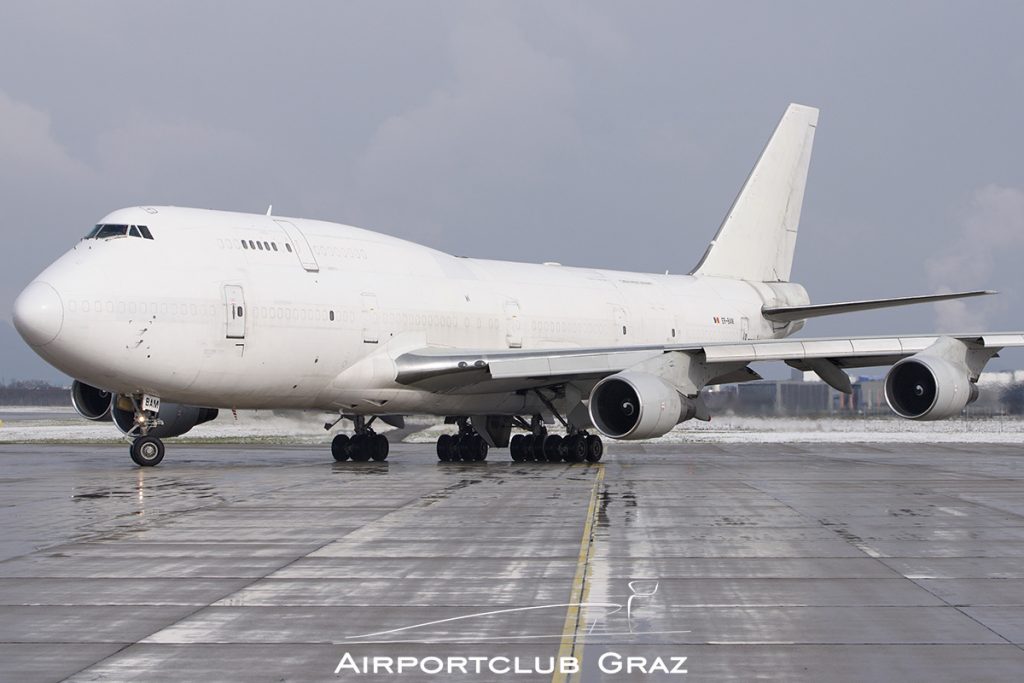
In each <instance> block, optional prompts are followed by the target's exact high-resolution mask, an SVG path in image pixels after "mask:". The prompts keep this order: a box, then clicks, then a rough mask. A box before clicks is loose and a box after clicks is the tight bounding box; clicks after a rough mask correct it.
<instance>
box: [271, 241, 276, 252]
mask: <svg viewBox="0 0 1024 683" xmlns="http://www.w3.org/2000/svg"><path fill="white" fill-rule="evenodd" d="M270 246H271V247H273V248H274V251H277V242H271V243H270Z"/></svg>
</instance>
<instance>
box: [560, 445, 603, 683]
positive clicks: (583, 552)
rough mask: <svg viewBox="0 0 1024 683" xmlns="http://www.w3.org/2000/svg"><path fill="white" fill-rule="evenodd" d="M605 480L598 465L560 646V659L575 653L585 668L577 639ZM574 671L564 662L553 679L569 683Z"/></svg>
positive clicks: (572, 655) (601, 466)
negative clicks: (566, 671) (569, 671)
mask: <svg viewBox="0 0 1024 683" xmlns="http://www.w3.org/2000/svg"><path fill="white" fill-rule="evenodd" d="M603 481H604V465H603V464H599V465H598V467H597V476H596V477H595V478H594V485H593V487H592V488H591V489H590V504H589V505H588V506H587V517H586V521H585V522H584V524H583V538H582V539H580V553H579V556H578V558H577V560H576V575H575V576H574V577H573V580H572V592H571V593H570V594H569V606H568V608H567V609H566V611H565V624H564V625H563V627H562V641H561V642H562V644H561V647H559V648H558V661H559V663H560V662H562V661H564V660H563V659H562V658H563V657H575V658H576V661H577V662H579V664H580V666H581V668H582V664H583V656H582V655H583V642H582V641H579V640H577V636H578V635H579V629H580V620H581V618H582V614H583V610H581V609H580V605H581V604H582V603H584V602H586V600H587V596H588V594H589V593H590V582H589V581H588V578H589V575H590V553H591V550H592V549H593V545H594V519H595V518H596V516H597V501H598V498H599V494H600V491H601V482H603ZM571 678H572V674H568V675H567V674H564V673H562V671H561V666H560V664H556V665H555V673H554V674H553V675H552V677H551V683H569V681H570V680H571Z"/></svg>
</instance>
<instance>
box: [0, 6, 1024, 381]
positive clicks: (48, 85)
mask: <svg viewBox="0 0 1024 683" xmlns="http://www.w3.org/2000/svg"><path fill="white" fill-rule="evenodd" d="M1022 26H1024V4H1022V3H1020V2H1006V3H1000V2H986V3H966V2H959V3H949V4H947V3H938V2H922V3H889V2H884V3H881V2H880V3H842V4H840V3H819V2H800V3H783V2H771V3H753V2H750V3H736V4H733V3H724V2H707V3H689V2H618V3H600V2H586V3H576V2H571V3H556V2H549V1H548V2H515V3H512V2H505V3H496V2H455V3H452V2H449V3H441V2H401V3H399V2H381V1H380V0H374V1H372V2H345V3H338V2H323V3H311V2H306V3H297V2H296V3H283V2H280V3H266V2H251V1H247V2H191V3H189V2H174V3H155V2H152V3H151V2H88V3H84V2H39V1H33V2H12V1H11V0H5V2H4V4H3V10H2V12H0V208H2V211H3V220H2V225H3V227H2V230H3V235H4V237H5V239H4V242H3V246H2V248H0V266H2V267H0V378H7V379H10V378H18V377H22V378H24V377H43V378H57V377H59V375H58V374H57V373H56V372H55V371H52V370H49V369H47V366H45V364H44V363H43V362H42V361H40V360H38V359H36V357H35V356H34V354H32V353H31V352H30V351H29V350H28V349H27V347H25V346H24V345H23V344H22V342H21V340H20V338H18V337H17V335H16V334H15V333H14V331H13V329H12V328H11V327H10V325H9V321H10V309H11V304H12V303H13V300H14V298H15V297H16V296H17V294H18V292H19V291H20V290H21V288H22V287H24V285H25V284H27V283H28V282H29V281H30V280H31V279H32V278H33V277H34V276H35V275H36V273H38V272H39V271H40V270H41V269H42V268H44V267H45V266H46V265H47V264H48V263H50V262H51V261H53V260H54V259H55V258H56V257H57V256H59V255H60V253H62V252H63V251H64V250H66V249H68V248H69V247H70V246H71V245H72V243H73V242H74V241H75V240H77V239H78V238H79V237H80V236H81V235H83V234H84V233H85V232H86V231H87V230H88V229H89V227H90V226H91V225H92V224H93V223H94V222H95V221H96V220H97V219H98V218H100V217H101V216H103V215H104V214H106V213H107V212H109V211H111V210H112V209H115V208H118V207H122V206H131V205H136V204H176V205H184V206H200V207H211V208H222V209H229V210H238V211H254V212H263V211H265V210H266V207H267V205H268V204H270V203H273V204H274V211H275V213H277V214H280V215H292V216H303V217H311V218H321V219H326V220H335V221H339V222H345V223H350V224H355V225H359V226H361V227H365V228H369V229H373V230H379V231H382V232H386V233H389V234H392V235H396V236H399V237H403V238H407V239H411V240H415V241H419V242H423V243H426V244H428V245H430V246H433V247H436V248H439V249H443V250H445V251H450V252H455V253H459V254H465V255H470V256H481V257H491V258H506V259H513V260H526V261H538V262H539V261H560V262H562V263H565V264H567V265H568V264H571V265H587V266H600V267H606V268H621V269H632V270H648V271H662V272H663V271H665V270H666V269H667V270H670V271H672V272H677V273H685V272H687V271H688V270H689V269H690V268H691V267H692V266H693V264H694V263H695V262H696V261H697V260H698V259H699V257H700V256H701V254H702V253H703V251H704V249H705V246H706V244H707V242H708V240H709V239H710V238H711V236H712V235H713V234H714V232H715V230H716V229H717V227H718V224H719V222H720V220H721V217H722V215H723V214H724V212H725V210H726V209H727V208H728V206H729V204H730V203H731V201H732V199H733V197H734V195H735V193H736V192H737V190H738V189H739V187H740V185H741V184H742V182H743V180H744V178H745V176H746V174H747V172H748V171H749V168H750V166H751V165H752V163H753V162H754V160H755V158H756V156H757V154H758V153H759V152H760V150H761V147H762V146H763V144H764V142H765V140H766V139H767V137H768V135H769V134H770V133H771V130H772V128H773V127H774V125H775V123H776V122H777V120H778V117H779V116H780V115H781V114H782V112H783V110H784V109H785V107H786V104H787V103H789V102H791V101H796V102H801V103H804V104H810V105H814V106H817V107H820V108H821V119H820V123H819V126H818V131H817V136H816V139H815V149H814V156H813V158H812V161H811V174H810V181H809V184H808V190H807V197H806V202H805V205H804V212H803V217H802V220H801V226H800V240H799V243H798V246H797V253H796V262H795V266H794V271H793V278H794V280H797V281H799V282H801V283H803V284H804V285H805V286H806V287H807V289H808V290H809V291H810V293H811V297H812V300H814V301H816V302H826V301H839V300H844V299H851V298H863V297H875V296H890V295H904V294H921V293H927V292H932V291H936V290H939V289H942V288H951V289H957V288H973V287H991V288H995V289H999V290H1000V291H1001V292H1002V295H1001V296H998V297H990V298H989V299H988V300H985V301H983V302H982V303H980V304H979V303H976V302H977V300H975V301H972V302H971V303H970V304H969V305H968V306H960V307H958V306H956V305H953V306H947V307H945V308H941V309H940V308H937V307H934V306H923V307H916V308H914V309H901V310H899V311H898V312H888V313H885V312H883V313H862V314H854V315H849V316H840V317H837V318H831V319H825V320H817V321H812V322H811V323H810V324H809V325H808V327H807V328H806V330H805V331H804V333H803V335H804V336H808V335H814V336H819V335H837V334H886V333H890V332H931V331H935V330H941V329H950V328H965V327H972V328H973V327H985V328H998V329H1014V330H1019V329H1021V328H1024V320H1022V317H1024V316H1022V315H1021V314H1022V312H1024V303H1022V299H1024V275H1022V266H1021V263H1022V259H1024V142H1022V140H1024V133H1022V129H1021V127H1022V125H1024V87H1022V84H1024V48H1022V47H1021V44H1022V43H1021V33H1020V30H1021V27H1022ZM116 276H117V273H111V277H112V278H116ZM1006 355H1007V358H1006V360H1004V361H1003V366H1004V367H1005V366H1007V365H1011V366H1024V357H1022V356H1021V355H1018V354H1011V353H1007V354H1006ZM997 363H998V361H997Z"/></svg>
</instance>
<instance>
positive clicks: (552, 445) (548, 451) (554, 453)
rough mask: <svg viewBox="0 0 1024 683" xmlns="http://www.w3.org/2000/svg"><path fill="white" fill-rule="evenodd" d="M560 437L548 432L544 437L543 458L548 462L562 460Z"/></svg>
mask: <svg viewBox="0 0 1024 683" xmlns="http://www.w3.org/2000/svg"><path fill="white" fill-rule="evenodd" d="M563 452H564V451H563V450H562V437H561V436H559V435H558V434H549V435H548V436H547V437H546V438H545V439H544V459H545V460H547V461H548V462H562V453H563Z"/></svg>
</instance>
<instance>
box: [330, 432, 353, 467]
mask: <svg viewBox="0 0 1024 683" xmlns="http://www.w3.org/2000/svg"><path fill="white" fill-rule="evenodd" d="M349 441H350V439H349V438H348V434H338V435H337V436H335V437H334V439H332V440H331V455H333V456H334V459H335V460H337V461H338V462H345V461H346V460H348V457H349V454H348V449H349Z"/></svg>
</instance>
